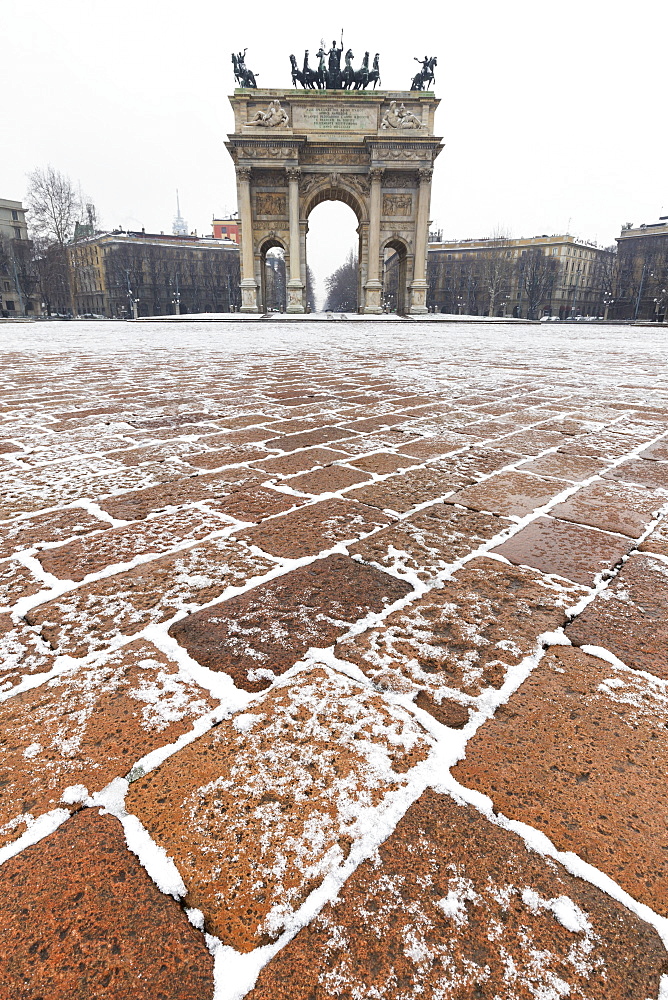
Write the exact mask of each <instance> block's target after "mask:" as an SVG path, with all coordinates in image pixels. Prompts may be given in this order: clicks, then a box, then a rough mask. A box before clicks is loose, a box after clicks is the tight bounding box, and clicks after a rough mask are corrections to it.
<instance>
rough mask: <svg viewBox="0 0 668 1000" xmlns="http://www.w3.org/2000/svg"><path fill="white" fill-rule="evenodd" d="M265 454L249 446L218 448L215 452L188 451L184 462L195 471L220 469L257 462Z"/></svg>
mask: <svg viewBox="0 0 668 1000" xmlns="http://www.w3.org/2000/svg"><path fill="white" fill-rule="evenodd" d="M266 454H267V452H266V451H264V449H262V448H255V447H253V446H251V445H249V446H248V447H246V448H238V447H237V448H219V449H217V450H215V451H213V450H212V451H190V452H188V454H187V455H184V456H183V458H184V461H185V462H187V463H188V465H191V466H192V467H193V468H195V469H220V468H223V467H224V466H227V465H240V464H241V463H242V462H257V461H258V459H260V458H264V456H265V455H266Z"/></svg>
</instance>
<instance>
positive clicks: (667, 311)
mask: <svg viewBox="0 0 668 1000" xmlns="http://www.w3.org/2000/svg"><path fill="white" fill-rule="evenodd" d="M662 306H663V319H662V320H661V322H662V323H665V322H666V317H667V316H668V303H667V302H666V289H665V288H662V289H661V295H660V296H659V297H657V298H656V299H654V315H655V316H656V322H657V323H658V322H659V316H660V315H661V307H662Z"/></svg>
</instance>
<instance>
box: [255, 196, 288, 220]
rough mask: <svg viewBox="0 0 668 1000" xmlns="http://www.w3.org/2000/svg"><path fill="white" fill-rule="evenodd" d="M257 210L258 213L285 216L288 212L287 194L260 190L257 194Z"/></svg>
mask: <svg viewBox="0 0 668 1000" xmlns="http://www.w3.org/2000/svg"><path fill="white" fill-rule="evenodd" d="M255 211H256V212H257V214H258V215H270V216H274V215H279V216H285V215H287V214H288V200H287V196H286V195H284V194H278V193H274V192H267V191H258V192H257V194H256V195H255Z"/></svg>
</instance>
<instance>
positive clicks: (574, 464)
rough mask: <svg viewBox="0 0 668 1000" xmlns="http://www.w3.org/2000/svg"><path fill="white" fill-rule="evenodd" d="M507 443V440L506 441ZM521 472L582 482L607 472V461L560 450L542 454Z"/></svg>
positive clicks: (522, 466)
mask: <svg viewBox="0 0 668 1000" xmlns="http://www.w3.org/2000/svg"><path fill="white" fill-rule="evenodd" d="M504 443H505V442H504ZM520 471H521V472H531V473H533V474H534V475H537V476H554V477H555V479H567V480H568V481H569V482H571V483H579V482H582V480H583V479H589V478H591V476H598V475H602V474H605V473H606V463H605V462H599V461H598V460H597V459H595V458H586V457H585V456H583V455H562V454H559V453H558V452H557V453H556V454H554V453H553V454H551V455H542V456H541V457H540V458H534V459H533V460H532V461H531V462H525V463H524V464H523V465H521V466H520Z"/></svg>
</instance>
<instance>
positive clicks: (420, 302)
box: [408, 278, 428, 316]
mask: <svg viewBox="0 0 668 1000" xmlns="http://www.w3.org/2000/svg"><path fill="white" fill-rule="evenodd" d="M410 287H411V304H410V308H409V310H408V314H409V316H423V315H424V314H425V313H426V312H428V309H427V282H426V281H425V279H424V278H417V279H416V280H415V281H412V282H411V286H410Z"/></svg>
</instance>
